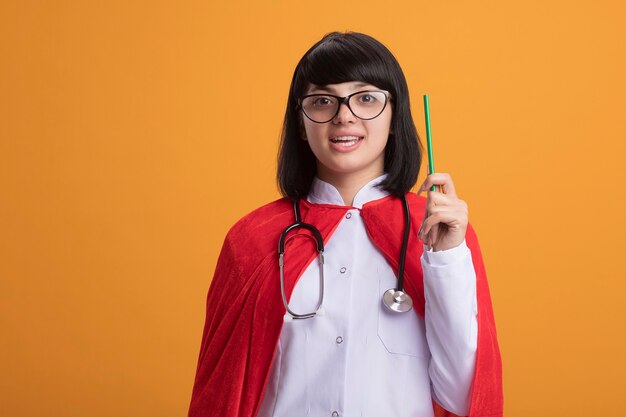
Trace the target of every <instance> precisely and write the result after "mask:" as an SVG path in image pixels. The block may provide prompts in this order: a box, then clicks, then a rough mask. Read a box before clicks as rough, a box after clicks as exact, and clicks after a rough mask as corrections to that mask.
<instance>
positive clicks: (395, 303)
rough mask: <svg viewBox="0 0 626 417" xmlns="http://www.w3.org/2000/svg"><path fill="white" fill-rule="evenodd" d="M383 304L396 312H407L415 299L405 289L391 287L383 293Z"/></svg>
mask: <svg viewBox="0 0 626 417" xmlns="http://www.w3.org/2000/svg"><path fill="white" fill-rule="evenodd" d="M383 304H384V305H385V307H387V308H388V309H389V310H391V311H394V312H396V313H406V312H407V311H410V310H411V309H412V308H413V300H412V299H411V297H410V296H409V294H407V293H405V292H404V291H399V290H396V289H395V288H390V289H388V290H387V291H385V293H384V294H383Z"/></svg>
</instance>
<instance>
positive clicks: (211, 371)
mask: <svg viewBox="0 0 626 417" xmlns="http://www.w3.org/2000/svg"><path fill="white" fill-rule="evenodd" d="M406 196H407V199H408V202H409V207H410V212H411V232H410V234H409V242H408V249H407V257H406V265H405V281H404V282H405V290H406V292H407V293H408V294H409V295H410V296H411V297H412V298H413V300H414V310H415V312H416V313H417V314H419V315H420V316H421V317H424V311H425V308H424V307H425V306H424V303H425V300H424V281H423V272H422V266H421V261H420V257H421V255H422V252H423V250H424V249H423V244H422V242H421V241H420V240H419V239H418V237H417V230H419V227H420V225H421V223H422V219H423V217H424V212H425V209H426V198H424V197H422V196H418V195H417V194H414V193H407V195H406ZM352 208H353V207H351V206H337V205H331V204H312V203H309V202H308V201H306V200H304V199H303V200H300V210H301V213H302V221H303V222H305V223H309V224H312V225H314V226H315V227H316V228H317V229H318V230H319V231H320V233H321V235H322V238H323V239H324V242H325V243H327V242H328V240H329V239H330V237H331V236H332V234H333V232H334V231H335V230H336V228H337V226H338V225H339V223H340V222H341V219H342V218H343V217H344V215H345V214H346V212H347V211H348V210H350V209H352ZM360 212H361V216H362V218H363V221H364V223H365V227H366V230H367V233H368V235H369V237H370V238H371V239H372V242H373V243H374V245H375V246H376V247H377V248H378V249H379V250H380V251H381V253H382V254H383V255H384V257H385V259H386V260H387V262H388V263H389V264H390V265H391V267H392V268H393V270H394V272H395V273H396V274H397V272H398V263H399V259H400V251H401V246H402V234H403V231H404V215H403V208H402V201H401V199H400V198H398V197H396V196H393V195H390V196H387V197H384V198H381V199H379V200H374V201H371V202H369V203H366V204H364V205H363V207H362V209H361V211H360ZM293 223H294V211H293V202H292V200H290V199H287V198H281V199H279V200H276V201H274V202H271V203H269V204H267V205H265V206H262V207H260V208H258V209H256V210H254V211H253V212H251V213H250V214H248V215H246V216H244V217H243V218H242V219H241V220H239V221H238V222H237V223H236V224H235V225H234V226H233V227H232V228H231V229H230V231H229V232H228V234H227V235H226V238H225V240H224V244H223V246H222V250H221V252H220V255H219V258H218V261H217V265H216V268H215V274H214V277H213V280H212V282H211V286H210V288H209V291H208V295H207V304H206V319H205V325H204V331H203V335H202V342H201V345H200V353H199V357H198V366H197V369H196V378H195V382H194V387H193V391H192V396H191V403H190V407H189V417H213V416H216V417H217V416H219V417H254V416H256V414H257V413H258V411H259V407H260V404H261V400H262V397H263V393H264V389H265V384H266V382H267V379H268V376H269V371H270V368H271V364H272V359H273V357H274V352H275V349H276V346H277V344H278V341H279V338H280V333H281V329H282V326H283V322H284V321H283V316H284V315H285V307H284V305H283V302H282V299H281V291H280V278H279V269H278V239H279V237H280V234H281V233H282V231H283V230H284V229H285V228H286V227H287V226H289V225H291V224H293ZM292 233H293V234H296V235H297V234H310V232H309V231H308V230H306V229H297V230H296V231H294V232H292ZM465 240H466V243H467V246H468V247H469V249H470V251H471V254H472V262H473V264H474V269H475V272H476V300H477V303H478V348H477V353H476V369H475V372H474V380H473V383H472V395H471V405H470V412H469V416H470V417H492V416H502V411H503V409H502V404H503V395H502V364H501V358H500V351H499V348H498V341H497V335H496V327H495V320H494V316H493V309H492V305H491V296H490V293H489V287H488V284H487V275H486V271H485V267H484V264H483V260H482V255H481V252H480V247H479V244H478V239H477V236H476V233H475V231H474V229H473V228H472V226H471V224H468V227H467V231H466V235H465ZM316 257H317V251H316V250H315V246H314V245H313V244H312V241H311V240H310V239H308V238H305V239H300V238H294V239H288V241H287V243H286V254H285V266H284V269H285V292H286V295H287V298H288V299H289V298H290V297H291V293H292V292H293V289H294V287H295V285H296V283H297V281H298V279H299V278H300V276H301V275H302V274H303V273H304V271H305V269H306V268H307V266H308V265H309V264H310V263H311V262H312V261H313V260H314V259H316ZM381 296H382V294H381ZM433 406H434V409H435V415H436V416H437V417H448V416H455V415H454V414H452V413H450V412H448V411H446V410H444V409H443V408H441V407H440V406H439V405H438V404H437V403H434V402H433Z"/></svg>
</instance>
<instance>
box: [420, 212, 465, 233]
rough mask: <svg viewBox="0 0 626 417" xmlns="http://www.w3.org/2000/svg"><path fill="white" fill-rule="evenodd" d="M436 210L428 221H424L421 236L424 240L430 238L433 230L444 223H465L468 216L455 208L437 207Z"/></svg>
mask: <svg viewBox="0 0 626 417" xmlns="http://www.w3.org/2000/svg"><path fill="white" fill-rule="evenodd" d="M435 210H436V211H435V212H434V213H431V215H430V216H428V218H427V219H426V220H424V223H423V225H422V231H421V236H422V237H423V238H425V237H426V236H428V234H429V233H431V230H432V229H433V228H434V227H436V226H437V224H439V223H444V224H446V225H449V224H452V223H455V222H458V223H463V222H464V221H465V218H466V216H467V214H466V213H465V212H464V211H462V210H459V209H458V208H455V207H445V206H439V207H435Z"/></svg>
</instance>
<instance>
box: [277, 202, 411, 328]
mask: <svg viewBox="0 0 626 417" xmlns="http://www.w3.org/2000/svg"><path fill="white" fill-rule="evenodd" d="M402 201H403V203H404V204H403V208H404V220H405V223H404V236H403V238H402V251H401V252H400V264H399V266H398V287H397V288H390V289H388V290H387V291H385V293H384V294H383V296H382V303H383V304H384V305H385V307H387V308H388V309H389V310H391V311H393V312H395V313H405V312H407V311H410V310H411V309H412V308H413V300H412V299H411V297H410V296H409V294H407V293H405V292H404V287H403V285H404V263H405V260H406V251H407V246H408V243H409V230H410V229H411V216H410V214H409V203H408V201H407V199H406V196H402ZM293 210H294V213H295V217H296V222H295V223H294V224H292V225H290V226H287V228H285V230H283V232H282V233H281V235H280V239H278V266H279V269H280V292H281V294H282V297H283V304H284V305H285V309H286V310H287V314H285V321H289V320H293V319H309V318H311V317H315V316H323V315H324V313H325V311H324V308H323V307H322V304H323V302H324V239H322V234H321V233H320V231H319V230H317V228H316V227H315V226H313V225H311V224H308V223H304V222H303V221H302V217H301V215H300V204H299V199H294V202H293ZM298 228H304V229H308V230H310V231H311V233H313V236H311V235H308V234H307V235H304V236H307V237H309V238H311V239H313V240H314V241H315V244H316V247H317V253H318V255H317V260H318V263H319V270H320V274H319V278H320V292H319V298H318V300H317V307H315V311H314V312H313V313H307V314H298V313H296V312H294V311H293V310H291V309H290V308H289V302H288V301H287V296H286V294H285V274H284V265H285V243H286V241H285V237H286V236H287V233H289V232H290V231H292V230H294V229H298ZM291 237H293V236H291Z"/></svg>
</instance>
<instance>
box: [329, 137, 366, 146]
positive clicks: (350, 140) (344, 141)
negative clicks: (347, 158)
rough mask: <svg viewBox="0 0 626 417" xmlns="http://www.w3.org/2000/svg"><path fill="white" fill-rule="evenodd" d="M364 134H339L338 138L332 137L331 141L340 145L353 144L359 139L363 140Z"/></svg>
mask: <svg viewBox="0 0 626 417" xmlns="http://www.w3.org/2000/svg"><path fill="white" fill-rule="evenodd" d="M363 139H364V136H337V137H336V138H331V139H330V141H331V142H332V143H336V144H337V145H339V146H346V147H348V146H352V145H354V144H356V143H357V142H359V141H362V140H363Z"/></svg>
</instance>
